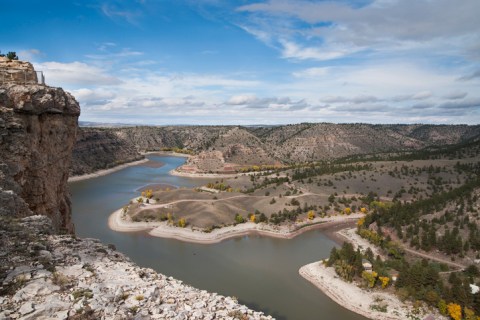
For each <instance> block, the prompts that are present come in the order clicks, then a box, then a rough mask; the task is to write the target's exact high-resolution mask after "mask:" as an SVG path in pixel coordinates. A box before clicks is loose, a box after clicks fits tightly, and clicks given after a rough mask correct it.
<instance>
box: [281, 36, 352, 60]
mask: <svg viewBox="0 0 480 320" xmlns="http://www.w3.org/2000/svg"><path fill="white" fill-rule="evenodd" d="M280 43H281V44H282V46H283V50H282V57H284V58H287V59H299V60H307V59H313V60H330V59H335V58H340V57H343V56H345V55H346V54H348V53H351V52H349V51H347V50H341V49H337V48H315V47H302V46H299V45H298V44H296V43H294V42H291V41H287V40H281V41H280Z"/></svg>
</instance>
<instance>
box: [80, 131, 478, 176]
mask: <svg viewBox="0 0 480 320" xmlns="http://www.w3.org/2000/svg"><path fill="white" fill-rule="evenodd" d="M93 125H95V127H93ZM81 126H82V128H80V130H79V134H78V137H77V143H76V146H75V149H74V157H73V164H72V168H71V174H74V175H78V174H84V173H90V172H93V171H95V170H98V169H103V168H108V167H111V166H115V165H118V164H121V163H124V162H130V161H134V160H137V159H139V158H141V157H142V156H141V153H142V152H146V151H160V150H162V149H163V148H182V149H188V150H191V151H193V152H194V153H200V152H201V151H220V152H222V154H223V157H224V160H225V162H229V163H236V164H239V165H242V164H249V165H251V164H259V165H261V164H270V163H272V162H282V163H294V162H309V161H317V160H325V159H335V158H341V157H345V156H350V155H360V154H369V153H382V152H395V151H405V150H421V149H423V148H426V147H432V146H444V145H454V144H458V143H463V142H467V141H470V140H473V139H478V138H479V137H480V125H473V126H472V125H427V124H388V125H382V124H378V125H372V124H333V123H301V124H293V125H278V126H261V125H255V126H248V127H247V126H158V127H157V126H136V127H132V126H127V125H125V124H99V123H91V122H82V123H81Z"/></svg>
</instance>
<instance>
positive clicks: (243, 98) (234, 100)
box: [226, 95, 257, 106]
mask: <svg viewBox="0 0 480 320" xmlns="http://www.w3.org/2000/svg"><path fill="white" fill-rule="evenodd" d="M256 100H257V97H256V96H255V95H237V96H233V97H231V98H230V99H228V101H227V102H226V103H227V104H229V105H234V106H238V105H243V104H248V103H252V102H254V101H256Z"/></svg>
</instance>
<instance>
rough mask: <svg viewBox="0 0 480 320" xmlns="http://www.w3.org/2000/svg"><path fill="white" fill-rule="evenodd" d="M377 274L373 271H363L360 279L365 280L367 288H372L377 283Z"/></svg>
mask: <svg viewBox="0 0 480 320" xmlns="http://www.w3.org/2000/svg"><path fill="white" fill-rule="evenodd" d="M377 276H378V273H376V272H375V271H371V272H370V271H363V272H362V278H363V279H365V281H366V282H367V285H368V287H369V288H373V287H374V286H375V282H376V281H377Z"/></svg>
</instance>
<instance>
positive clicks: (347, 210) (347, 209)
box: [343, 208, 352, 216]
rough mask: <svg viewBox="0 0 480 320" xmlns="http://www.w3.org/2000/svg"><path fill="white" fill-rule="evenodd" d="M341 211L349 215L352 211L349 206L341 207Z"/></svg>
mask: <svg viewBox="0 0 480 320" xmlns="http://www.w3.org/2000/svg"><path fill="white" fill-rule="evenodd" d="M343 212H345V214H346V215H347V216H349V215H350V214H351V213H352V209H350V208H345V209H343Z"/></svg>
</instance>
